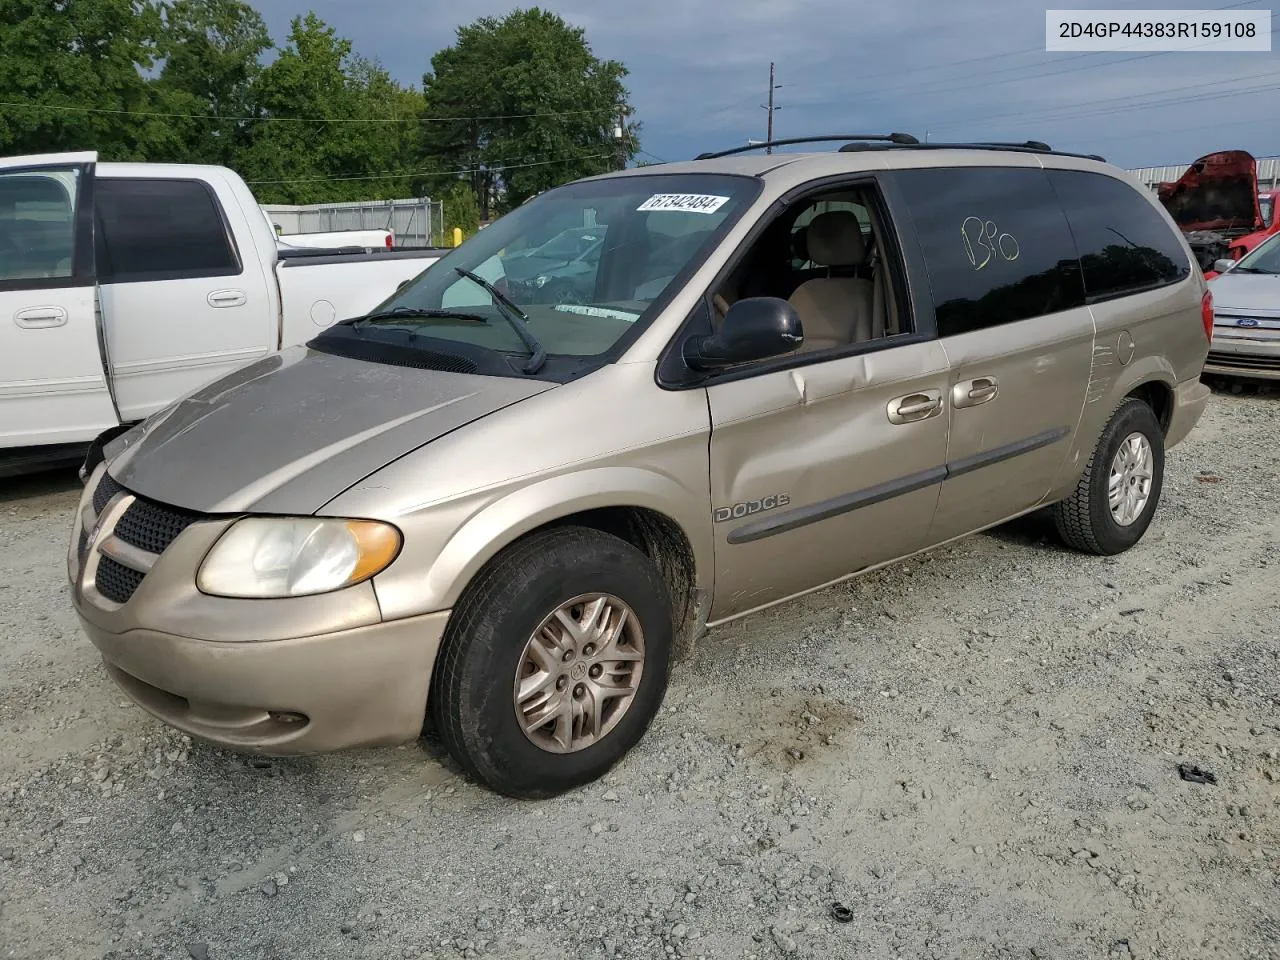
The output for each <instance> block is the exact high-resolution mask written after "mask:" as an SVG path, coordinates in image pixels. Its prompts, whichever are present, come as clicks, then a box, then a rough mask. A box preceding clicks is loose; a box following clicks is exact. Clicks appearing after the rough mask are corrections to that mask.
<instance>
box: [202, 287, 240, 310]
mask: <svg viewBox="0 0 1280 960" xmlns="http://www.w3.org/2000/svg"><path fill="white" fill-rule="evenodd" d="M205 299H207V300H208V301H209V306H211V307H242V306H244V303H245V301H246V300H247V299H248V298H247V297H246V296H245V294H244V291H243V290H215V291H213V293H211V294H209V296H208V297H206V298H205Z"/></svg>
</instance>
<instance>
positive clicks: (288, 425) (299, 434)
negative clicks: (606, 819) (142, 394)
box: [104, 347, 555, 514]
mask: <svg viewBox="0 0 1280 960" xmlns="http://www.w3.org/2000/svg"><path fill="white" fill-rule="evenodd" d="M554 386H555V384H553V383H548V382H546V381H539V380H521V379H516V378H514V377H511V378H508V377H489V376H478V375H475V374H460V373H448V372H441V371H434V370H421V369H417V368H411V367H400V366H391V365H387V364H379V363H372V362H369V361H366V360H357V359H352V358H348V357H338V356H333V355H331V354H326V353H320V352H318V351H314V350H310V349H308V348H306V347H295V348H292V349H289V350H286V351H284V352H283V353H279V354H275V355H273V356H270V357H265V358H263V359H262V360H258V361H256V362H254V363H251V364H249V365H248V366H246V367H243V368H241V369H240V370H237V371H236V372H235V373H232V374H230V375H228V376H226V377H223V378H222V379H220V380H216V381H214V382H213V383H211V384H209V385H208V386H206V387H204V388H202V389H201V390H199V391H197V392H196V393H194V394H192V395H190V396H188V397H186V398H185V399H183V400H180V401H179V402H177V403H176V404H174V405H173V406H171V407H169V408H168V409H166V410H163V411H161V412H160V413H158V414H156V415H155V416H153V417H151V418H150V419H148V420H147V421H145V422H144V423H142V424H141V425H140V426H138V427H136V428H135V429H133V430H130V431H129V432H128V433H126V434H124V435H123V436H121V437H118V438H117V439H115V440H114V441H112V442H111V443H110V444H108V445H107V446H106V448H105V450H104V453H105V455H106V459H107V471H108V472H109V473H110V474H111V476H112V477H114V478H115V480H116V481H117V482H119V483H120V484H121V485H123V486H124V487H125V488H126V489H128V490H131V491H133V492H134V493H137V494H140V495H142V496H144V497H149V498H151V499H153V500H157V501H160V502H161V503H167V504H171V505H173V506H176V507H183V508H186V509H188V510H194V511H198V512H201V513H240V512H255V513H288V514H309V513H313V512H315V511H317V510H319V509H320V508H321V507H323V506H324V505H325V504H326V503H328V502H329V501H330V500H332V499H333V498H334V497H336V496H337V495H338V494H340V493H342V492H343V491H344V490H346V489H347V488H348V487H350V486H351V485H352V484H354V483H357V482H359V481H360V480H363V479H364V478H365V477H367V476H369V474H371V473H373V472H374V471H376V470H378V469H380V468H381V467H383V466H385V465H386V464H388V463H390V462H391V461H393V460H395V459H397V458H399V457H402V456H404V455H405V454H406V453H409V452H410V451H412V450H414V449H416V448H418V447H420V446H422V445H423V444H426V443H430V442H431V441H432V440H435V439H436V438H438V437H441V436H443V435H444V434H446V433H449V432H450V431H452V430H456V429H457V428H459V427H461V426H464V425H465V424H468V423H471V422H472V421H474V420H477V419H479V418H481V417H484V416H486V415H488V414H490V413H493V412H494V411H496V410H500V409H502V408H503V407H506V406H510V405H511V404H513V403H519V402H520V401H521V400H525V399H527V398H529V397H532V396H534V395H536V394H539V393H542V392H544V391H546V390H548V389H551V388H552V387H554Z"/></svg>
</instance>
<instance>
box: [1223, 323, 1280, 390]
mask: <svg viewBox="0 0 1280 960" xmlns="http://www.w3.org/2000/svg"><path fill="white" fill-rule="evenodd" d="M1204 372H1205V373H1211V374H1218V375H1221V376H1230V377H1257V378H1258V379H1262V380H1280V330H1277V329H1268V328H1265V327H1254V328H1252V329H1251V328H1248V327H1240V326H1217V327H1214V330H1213V343H1212V344H1211V345H1210V347H1209V357H1208V359H1207V360H1206V361H1205V364H1204Z"/></svg>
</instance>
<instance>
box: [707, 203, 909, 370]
mask: <svg viewBox="0 0 1280 960" xmlns="http://www.w3.org/2000/svg"><path fill="white" fill-rule="evenodd" d="M883 209H884V208H883V205H881V204H879V203H878V202H877V196H876V193H875V188H874V187H872V186H870V185H859V186H856V187H841V188H838V189H828V190H825V191H822V192H821V193H815V194H813V195H811V196H807V197H803V198H801V199H799V200H797V201H796V202H795V203H792V204H790V205H789V206H788V207H787V208H786V209H785V210H783V211H782V212H781V213H780V214H778V216H777V217H776V218H775V219H774V220H773V222H771V223H770V224H769V225H768V226H766V227H765V229H764V231H763V232H762V233H761V234H760V235H759V237H758V238H757V239H756V241H755V242H754V243H753V244H752V246H751V247H750V248H748V249H747V250H746V251H745V253H744V254H743V255H742V256H741V257H740V258H739V260H738V262H737V264H736V265H735V267H734V268H733V270H732V271H731V273H730V274H729V276H728V277H727V278H726V280H725V281H724V282H723V283H722V284H721V285H720V287H719V288H718V289H717V290H715V291H714V292H713V303H714V306H715V323H716V325H717V327H718V326H719V324H720V323H721V322H722V321H723V319H724V315H725V314H726V313H727V312H728V309H729V307H730V306H732V304H733V303H735V302H736V301H738V300H742V299H746V298H748V297H778V298H780V299H783V300H787V301H788V302H789V303H790V304H791V306H792V307H793V308H794V309H795V311H796V313H797V314H799V316H800V323H801V326H802V328H803V331H804V344H803V345H802V346H801V347H800V348H799V350H798V351H797V352H798V353H804V354H807V353H818V352H826V351H833V352H834V351H839V350H841V349H844V348H847V347H850V346H852V345H855V344H860V343H867V342H871V341H876V340H882V339H886V338H888V337H894V336H898V335H900V334H904V333H910V332H911V329H910V320H909V318H908V317H907V316H906V312H905V311H904V310H903V309H902V308H901V299H902V294H901V291H902V289H903V287H902V285H901V284H900V283H898V282H897V280H898V278H899V277H900V276H901V274H900V273H899V272H898V271H899V264H898V262H897V260H896V257H895V252H896V251H895V248H894V245H893V243H892V241H891V239H890V237H889V234H888V232H887V229H886V224H885V221H884V215H883V213H882V212H881V211H883Z"/></svg>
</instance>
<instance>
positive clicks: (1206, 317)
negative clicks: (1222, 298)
mask: <svg viewBox="0 0 1280 960" xmlns="http://www.w3.org/2000/svg"><path fill="white" fill-rule="evenodd" d="M1200 322H1201V323H1203V324H1204V335H1205V336H1206V337H1207V338H1208V339H1209V340H1213V291H1212V290H1206V291H1205V292H1204V296H1203V297H1201V298H1200Z"/></svg>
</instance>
